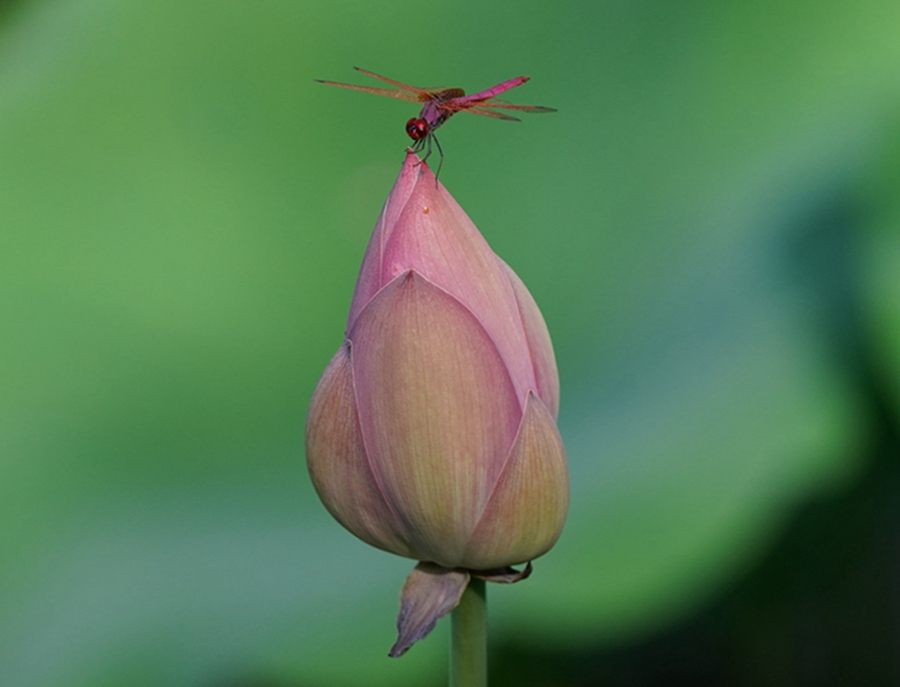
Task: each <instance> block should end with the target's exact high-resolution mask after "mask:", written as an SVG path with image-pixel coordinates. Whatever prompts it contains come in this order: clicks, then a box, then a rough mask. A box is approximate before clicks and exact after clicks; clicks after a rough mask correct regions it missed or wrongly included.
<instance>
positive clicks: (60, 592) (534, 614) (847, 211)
mask: <svg viewBox="0 0 900 687" xmlns="http://www.w3.org/2000/svg"><path fill="white" fill-rule="evenodd" d="M0 20H2V22H3V24H2V27H0V212H2V214H0V217H2V220H0V222H2V224H0V328H2V335H0V409H2V413H0V561H3V563H2V565H0V684H4V685H6V684H9V685H21V686H22V687H29V686H38V685H41V686H48V687H49V686H54V687H55V686H63V685H66V686H68V685H106V684H109V685H113V684H129V685H138V686H141V685H148V686H149V685H163V684H165V685H198V684H234V683H235V681H239V680H242V679H247V680H251V679H272V680H284V681H287V682H288V683H293V682H296V683H298V684H299V683H302V684H341V685H363V684H365V685H377V684H384V685H388V684H390V685H404V684H409V685H413V684H424V683H425V682H427V681H429V680H430V681H432V682H433V683H434V684H438V683H439V681H440V680H441V677H440V676H441V675H442V673H443V669H444V661H445V658H444V653H445V651H444V649H445V644H446V642H445V639H446V635H445V632H446V628H442V627H439V628H438V631H437V632H436V633H435V635H434V636H433V637H431V638H429V639H428V640H427V641H425V642H422V643H421V645H417V646H416V647H415V649H414V650H413V651H411V652H410V653H409V654H408V655H407V656H405V657H404V658H403V659H401V660H399V661H390V660H388V659H387V658H386V657H385V653H386V650H387V647H389V646H390V643H391V641H392V639H393V622H394V615H395V612H396V607H397V590H398V589H399V583H400V581H402V579H403V577H405V575H406V574H407V572H408V569H409V562H408V561H404V560H401V559H397V558H394V557H391V556H388V555H387V554H384V553H382V552H380V551H376V550H374V549H370V548H369V547H366V546H365V545H363V544H361V543H360V542H358V541H356V540H355V539H354V538H353V537H352V536H351V535H349V534H347V533H346V532H344V531H343V530H342V529H341V528H340V526H338V525H337V524H336V523H334V522H332V520H331V518H330V516H328V514H327V513H326V511H325V510H324V508H322V506H321V505H320V504H319V503H318V500H317V499H316V498H315V495H314V493H313V491H312V488H311V486H310V484H309V480H308V478H307V476H306V472H305V467H304V460H303V454H302V443H303V442H302V428H303V423H304V418H305V412H306V406H307V403H308V401H309V398H310V396H311V394H312V390H313V388H314V385H315V382H316V380H317V378H318V376H319V374H320V373H321V370H322V369H323V368H324V366H325V364H326V363H327V361H328V360H329V358H330V356H331V354H332V353H333V351H334V350H335V349H336V348H337V346H338V345H339V343H340V341H341V336H342V333H343V327H344V322H345V318H346V314H347V308H348V307H349V301H350V297H351V294H352V291H353V284H354V279H355V273H356V270H357V269H358V266H359V263H360V261H361V259H362V252H363V249H364V247H365V245H366V241H367V239H368V234H369V232H370V231H371V228H372V226H373V224H374V221H375V219H376V217H377V214H378V211H379V208H380V205H381V203H382V202H383V200H384V198H385V197H386V195H387V193H388V191H389V189H390V187H391V184H392V182H393V178H394V176H395V174H396V173H397V171H398V170H399V167H400V164H401V162H402V160H403V154H404V153H403V150H404V146H405V145H406V143H407V140H406V139H405V134H404V132H403V123H404V122H405V121H406V119H407V118H409V117H411V116H413V115H414V114H415V109H414V108H412V109H411V108H410V106H408V105H407V104H402V103H397V102H394V101H391V100H388V99H379V98H375V97H370V96H367V95H365V94H361V93H351V92H344V91H338V90H336V89H327V88H325V87H323V86H320V85H319V84H315V83H314V82H313V81H312V79H313V78H325V79H335V80H338V81H350V80H353V79H354V78H356V77H360V79H362V78H363V77H361V75H358V74H356V73H355V72H353V71H352V70H351V69H350V68H351V66H352V65H355V64H358V65H360V66H362V67H365V68H367V69H372V70H374V71H377V72H379V73H383V74H386V75H388V76H390V77H393V78H397V79H400V80H403V81H406V82H408V83H412V84H416V85H426V86H430V85H435V86H437V85H443V86H461V87H465V88H467V89H469V90H475V89H480V88H484V87H487V86H490V85H493V84H494V83H496V82H498V81H501V80H503V79H506V78H510V77H512V76H516V75H519V74H528V75H530V76H531V77H532V81H531V82H530V83H529V84H528V85H527V86H523V87H522V88H520V89H516V91H514V92H512V93H511V94H510V100H513V101H515V102H520V103H528V104H537V105H547V106H552V107H556V108H558V109H559V112H558V113H556V114H552V115H542V116H541V117H528V118H527V120H526V121H525V122H523V123H522V124H506V123H503V122H495V121H491V120H487V119H482V118H477V117H468V116H467V115H461V116H459V117H456V118H454V119H453V121H452V122H451V123H450V124H448V125H447V126H446V127H445V128H443V129H442V136H441V142H442V145H443V148H444V151H445V153H446V161H445V164H444V167H443V171H442V173H441V180H442V181H443V182H444V183H445V185H446V186H447V187H448V189H449V190H450V191H451V193H452V194H453V195H454V197H455V198H456V199H457V200H458V201H459V202H460V204H461V205H462V206H463V207H464V208H465V209H466V211H467V212H468V213H469V214H470V216H471V217H472V218H473V220H474V221H475V223H476V224H477V225H478V227H479V229H480V230H481V231H482V232H483V233H484V235H485V236H486V238H487V239H488V241H489V242H490V243H491V245H492V247H493V248H494V249H495V250H496V251H497V253H498V254H500V255H501V256H502V257H503V258H504V259H505V260H506V261H507V262H508V263H509V264H510V265H511V266H512V267H513V268H514V269H515V270H516V271H517V272H518V273H519V274H520V276H521V277H522V278H523V280H524V281H525V282H526V284H528V286H529V288H530V290H531V291H532V293H533V294H534V296H535V298H536V300H537V301H538V303H539V304H540V306H541V309H542V311H543V312H544V314H545V317H546V319H547V322H548V325H549V327H550V330H551V333H552V335H553V338H554V343H555V346H556V352H557V358H558V361H559V367H560V373H561V377H562V390H563V404H562V411H561V415H560V427H561V431H562V433H563V436H564V438H565V440H566V445H567V449H568V452H569V461H570V468H571V473H572V482H573V489H572V508H571V512H570V516H569V520H568V523H567V527H566V530H565V531H564V533H563V537H562V539H561V540H560V542H559V544H558V545H557V547H556V548H555V549H554V550H553V551H552V552H551V553H550V554H549V555H547V556H546V557H544V558H542V559H540V560H539V561H538V562H537V564H536V569H535V574H534V575H533V577H532V578H531V579H530V580H529V581H528V582H527V583H525V584H521V585H516V586H515V587H513V588H509V589H506V588H504V589H497V590H496V591H493V590H492V593H493V596H492V601H491V603H492V606H493V611H492V626H493V628H494V629H493V632H494V636H495V637H507V638H513V639H514V640H515V641H518V642H522V643H524V644H526V645H527V644H537V643H541V644H548V643H549V644H554V643H558V644H560V645H562V644H566V645H568V646H571V645H573V644H575V645H577V644H580V643H581V644H588V643H592V642H622V641H627V640H629V639H633V638H635V637H638V636H641V635H642V634H643V633H646V632H649V631H651V630H653V629H654V628H659V627H661V626H664V625H665V624H667V623H670V622H672V621H673V620H675V619H677V618H678V617H679V616H680V614H682V613H684V612H686V611H687V610H688V609H690V608H692V607H693V606H694V605H695V604H697V603H699V602H701V601H703V600H704V599H707V598H709V597H710V596H711V595H712V594H714V593H715V592H716V591H717V590H719V589H721V588H722V587H723V586H724V585H727V584H728V583H729V582H730V581H732V580H734V579H735V578H736V577H737V576H738V575H740V574H741V571H743V570H745V569H746V567H747V566H748V565H751V564H752V563H753V561H754V560H755V559H756V558H757V557H758V556H759V555H760V553H761V552H763V551H765V550H766V547H767V546H769V545H770V543H771V542H772V541H773V539H774V538H775V537H777V535H778V533H779V531H780V528H781V527H783V525H784V523H785V522H786V520H787V518H788V517H789V515H790V513H791V510H792V508H794V507H795V506H796V505H797V504H800V503H802V502H803V501H804V500H805V499H808V498H810V497H811V496H812V495H814V494H817V493H818V494H820V493H824V492H827V491H828V490H836V489H839V488H841V487H842V486H844V485H846V484H848V483H849V482H850V481H852V479H853V477H854V476H855V475H856V474H857V473H858V472H859V470H860V469H861V468H862V467H863V466H862V465H861V464H860V461H859V458H858V456H859V455H860V446H861V445H863V444H864V443H865V440H866V436H867V435H866V432H867V423H866V408H865V405H864V404H863V403H862V402H861V401H860V398H859V394H858V390H857V389H856V388H855V386H854V384H853V383H852V379H851V378H850V375H849V372H848V370H847V369H846V366H844V365H843V364H842V363H841V357H840V355H839V352H840V351H839V349H840V346H841V345H843V343H842V342H843V341H844V338H842V336H843V334H844V333H845V332H846V330H847V328H848V327H851V326H856V325H859V326H864V327H867V328H870V329H871V331H873V332H875V333H876V336H877V337H878V341H879V344H880V349H879V350H880V351H881V355H882V356H883V360H884V362H883V364H884V367H885V369H886V370H890V371H891V373H892V374H893V375H894V377H893V379H894V380H895V382H894V385H895V389H896V388H900V385H898V384H897V383H896V379H897V378H898V376H897V371H898V370H900V363H898V356H897V351H900V336H898V334H897V332H898V331H900V325H898V321H897V318H896V313H897V309H898V302H897V301H898V298H897V296H898V293H900V291H898V288H897V276H896V275H897V274H898V269H897V266H898V259H900V252H898V242H897V230H896V224H897V212H896V205H895V204H892V202H891V200H890V199H891V198H892V194H895V193H896V188H897V177H896V174H895V173H892V172H891V170H896V168H897V164H898V162H897V161H898V160H900V149H898V148H897V146H896V145H893V146H891V145H889V144H888V143H886V142H890V141H891V140H895V139H892V138H891V136H892V126H894V125H895V123H896V115H897V111H898V103H900V101H898V97H897V96H898V92H897V90H898V89H897V87H896V85H895V81H896V79H895V75H896V73H898V68H900V42H898V41H897V40H896V36H897V34H898V29H900V5H897V4H896V3H889V2H878V1H876V0H861V1H860V2H856V3H852V4H848V3H840V2H836V1H828V2H812V1H811V0H803V1H802V2H798V3H791V4H790V5H785V4H784V3H775V2H763V1H762V0H759V1H755V2H750V1H748V2H738V3H716V2H712V1H707V2H698V3H693V4H690V5H689V6H688V5H684V4H680V5H679V4H671V3H669V4H666V3H653V2H643V3H621V2H619V3H617V2H606V3H593V2H562V3H536V2H526V3H505V2H488V3H476V2H451V3H443V4H437V5H435V6H428V7H427V8H424V7H423V6H422V4H421V3H412V2H387V3H365V2H356V1H354V0H350V1H348V2H343V3H311V2H303V1H302V0H297V1H294V2H289V1H283V0H282V1H278V2H275V1H273V0H264V1H263V2H258V3H238V2H230V1H229V2H218V3H213V2H203V1H201V0H191V1H186V0H182V1H180V2H174V1H172V0H157V1H156V2H149V1H148V0H128V1H125V2H112V1H109V0H68V1H67V2H51V1H49V0H47V1H42V0H20V1H19V2H18V3H16V4H12V5H11V6H9V7H7V9H6V11H5V13H4V14H2V15H0ZM359 82H360V83H362V81H361V80H360V81H359ZM894 133H895V132H894ZM866 203H868V204H869V205H866ZM860 204H862V205H863V206H864V207H869V206H872V207H875V208H877V209H878V212H871V213H868V212H866V211H859V206H860ZM860 237H865V241H864V247H863V248H864V249H863V250H862V251H861V252H859V253H858V254H857V253H853V252H852V251H851V252H848V251H846V250H844V249H843V247H844V246H846V245H856V244H855V243H854V241H856V240H857V238H860ZM861 272H862V273H864V274H865V280H864V285H865V289H866V291H865V293H866V296H867V297H866V300H865V303H864V304H863V305H862V306H860V309H859V312H856V311H855V310H853V308H852V307H850V306H848V302H850V303H851V305H852V299H851V298H850V297H849V296H848V293H851V291H852V286H853V284H855V283H856V281H854V280H858V278H859V274H860V273H861ZM851 295H852V294H851ZM854 307H855V306H854ZM857 316H858V317H860V318H863V320H862V324H860V323H859V321H857V320H855V319H853V318H854V317H857Z"/></svg>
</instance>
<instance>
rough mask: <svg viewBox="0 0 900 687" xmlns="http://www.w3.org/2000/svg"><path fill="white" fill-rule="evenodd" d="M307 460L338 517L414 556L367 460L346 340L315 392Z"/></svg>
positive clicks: (368, 538) (375, 542)
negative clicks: (379, 489)
mask: <svg viewBox="0 0 900 687" xmlns="http://www.w3.org/2000/svg"><path fill="white" fill-rule="evenodd" d="M306 462H307V466H308V467H309V474H310V476H311V477H312V482H313V485H314V486H315V488H316V491H317V492H318V494H319V498H321V499H322V503H324V504H325V506H326V507H327V508H328V510H329V511H330V512H331V514H332V515H333V516H334V517H335V519H337V521H338V522H340V523H341V524H342V525H343V526H344V527H346V528H347V529H348V530H350V531H351V532H353V534H355V535H356V536H357V537H359V538H360V539H362V540H363V541H365V542H368V543H369V544H371V545H372V546H377V547H378V548H381V549H385V550H387V551H391V552H393V553H398V554H400V555H405V556H410V555H413V554H411V552H410V548H409V545H408V544H407V542H406V539H405V538H404V536H403V535H402V534H401V532H402V530H401V528H400V522H399V521H398V520H397V518H396V516H394V514H393V513H391V511H390V508H389V507H388V505H387V503H386V502H385V500H384V498H383V497H382V495H381V493H380V492H379V491H378V487H377V482H376V480H375V477H374V476H373V474H372V471H371V470H370V468H369V464H368V461H367V459H366V452H365V447H364V446H363V443H362V435H361V434H360V431H359V419H358V415H357V412H356V398H355V395H354V393H353V374H352V371H351V352H350V346H349V345H348V344H344V345H343V346H341V348H340V349H339V350H338V352H337V354H336V355H335V356H334V358H332V359H331V362H330V363H329V364H328V367H327V368H326V369H325V373H324V374H323V375H322V379H321V380H320V381H319V385H318V386H317V387H316V392H315V394H313V398H312V402H311V403H310V406H309V414H308V416H307V421H306Z"/></svg>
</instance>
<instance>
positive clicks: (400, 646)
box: [388, 563, 469, 658]
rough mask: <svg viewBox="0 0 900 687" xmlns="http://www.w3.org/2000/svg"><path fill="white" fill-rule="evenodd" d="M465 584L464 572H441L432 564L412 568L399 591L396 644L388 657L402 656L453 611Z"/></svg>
mask: <svg viewBox="0 0 900 687" xmlns="http://www.w3.org/2000/svg"><path fill="white" fill-rule="evenodd" d="M468 584H469V572H468V571H467V570H461V569H459V568H456V569H450V568H444V567H442V566H440V565H437V564H436V563H419V564H418V565H417V566H416V567H415V568H413V571H412V572H411V573H410V574H409V577H407V578H406V582H404V583H403V589H402V590H401V591H400V614H399V615H398V616H397V641H396V643H395V644H394V646H392V647H391V650H390V651H389V652H388V656H390V657H391V658H397V657H399V656H402V655H403V654H404V653H406V650H407V649H409V647H411V646H412V645H413V644H415V643H416V642H418V641H419V640H420V639H424V638H425V637H426V636H427V635H428V633H429V632H431V631H432V630H433V629H434V626H435V624H436V623H437V621H438V620H440V619H441V618H443V617H444V616H445V615H447V614H448V613H449V612H450V611H452V610H453V609H454V608H456V606H457V604H458V603H459V600H460V598H461V597H462V595H463V592H464V591H465V590H466V586H467V585H468Z"/></svg>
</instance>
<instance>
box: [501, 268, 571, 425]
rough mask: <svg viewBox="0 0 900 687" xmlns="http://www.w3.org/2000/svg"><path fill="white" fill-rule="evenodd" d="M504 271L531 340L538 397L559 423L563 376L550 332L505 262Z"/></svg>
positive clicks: (519, 280)
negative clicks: (560, 385)
mask: <svg viewBox="0 0 900 687" xmlns="http://www.w3.org/2000/svg"><path fill="white" fill-rule="evenodd" d="M498 259H499V258H498ZM501 262H502V261H501ZM503 267H504V268H505V269H506V274H507V275H508V276H509V281H510V283H511V284H512V287H513V291H514V292H515V294H516V300H517V301H518V303H519V312H520V313H521V315H522V324H524V325H525V336H526V338H527V339H528V348H529V350H530V351H531V358H532V360H533V362H534V376H535V378H536V380H537V395H538V396H539V397H540V399H541V400H542V401H543V402H544V405H546V406H547V410H549V411H550V414H551V415H552V416H553V418H554V419H556V418H557V417H558V416H559V372H558V371H557V369H556V356H555V355H553V343H552V342H551V341H550V331H549V330H548V329H547V323H546V322H544V316H543V315H542V314H541V311H540V309H539V308H538V306H537V303H535V302H534V298H532V296H531V293H530V292H529V291H528V288H527V287H526V286H525V283H524V282H523V281H522V280H521V279H519V275H517V274H516V273H515V272H513V270H512V268H511V267H510V266H509V265H507V264H506V263H505V262H504V263H503Z"/></svg>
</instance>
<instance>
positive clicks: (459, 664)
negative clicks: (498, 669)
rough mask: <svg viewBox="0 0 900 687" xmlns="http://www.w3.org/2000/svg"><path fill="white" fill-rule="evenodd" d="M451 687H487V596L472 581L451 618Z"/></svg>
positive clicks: (480, 584)
mask: <svg viewBox="0 0 900 687" xmlns="http://www.w3.org/2000/svg"><path fill="white" fill-rule="evenodd" d="M450 622H451V631H450V632H451V637H450V687H487V683H488V681H487V596H486V595H485V590H484V580H479V579H476V578H474V577H473V578H472V579H471V580H470V581H469V585H468V586H467V587H466V591H465V592H463V595H462V599H460V602H459V605H458V606H457V607H456V608H454V609H453V614H452V615H451V616H450Z"/></svg>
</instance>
